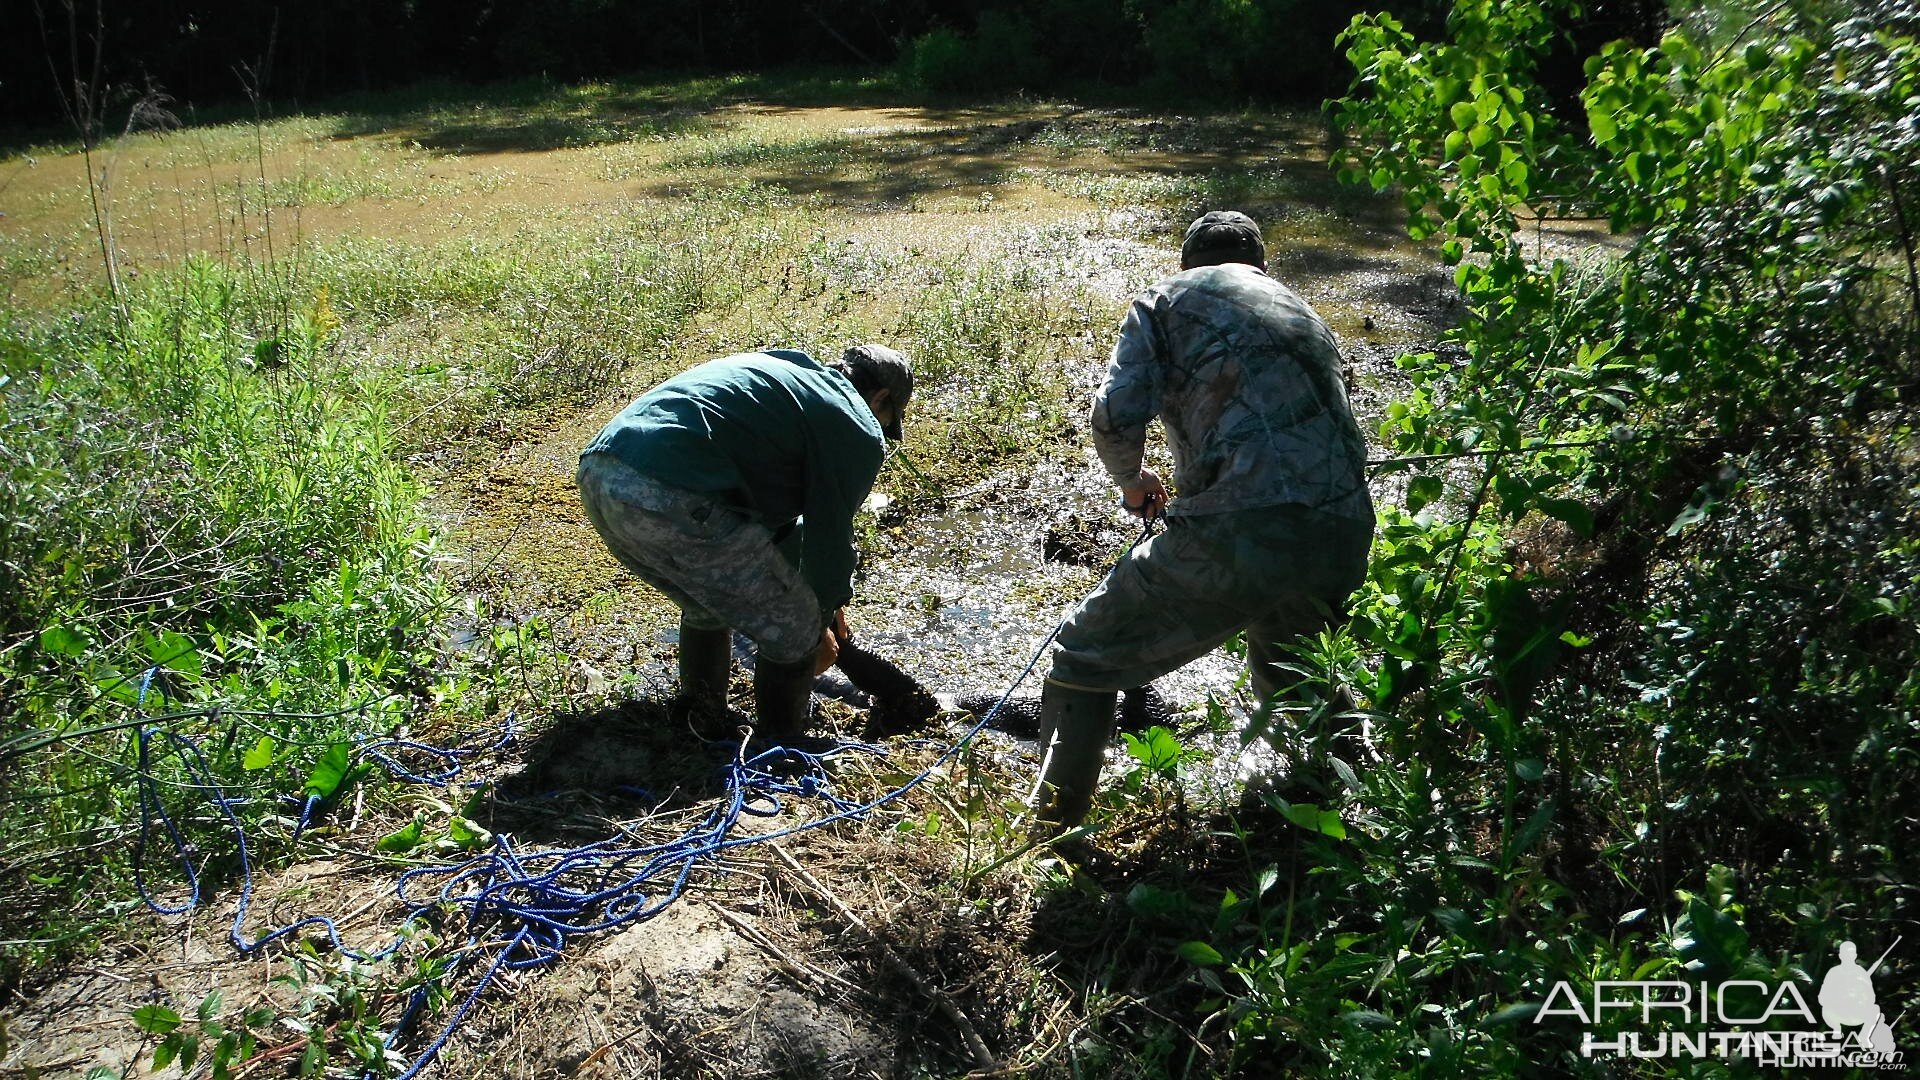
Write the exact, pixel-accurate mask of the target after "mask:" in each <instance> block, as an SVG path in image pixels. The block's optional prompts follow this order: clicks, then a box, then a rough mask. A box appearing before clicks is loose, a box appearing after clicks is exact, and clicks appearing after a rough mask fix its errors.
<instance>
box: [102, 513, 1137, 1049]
mask: <svg viewBox="0 0 1920 1080" xmlns="http://www.w3.org/2000/svg"><path fill="white" fill-rule="evenodd" d="M1152 533H1153V522H1152V521H1149V522H1147V524H1146V527H1145V529H1144V530H1143V531H1142V532H1141V533H1140V535H1138V536H1137V537H1135V538H1134V540H1133V542H1132V543H1130V544H1129V545H1127V549H1126V551H1125V552H1124V553H1122V554H1121V556H1120V560H1116V562H1115V566H1118V565H1119V562H1120V561H1122V560H1124V559H1126V558H1127V556H1129V555H1131V554H1132V553H1133V551H1134V549H1135V548H1136V547H1138V546H1139V545H1140V543H1141V541H1143V540H1145V539H1146V538H1147V537H1148V536H1150V535H1152ZM1109 573H1111V570H1109ZM1065 625H1066V620H1065V619H1064V618H1063V619H1061V620H1060V622H1058V623H1056V624H1055V625H1054V628H1053V629H1052V630H1051V631H1050V632H1049V633H1048V634H1047V636H1046V638H1045V639H1044V640H1042V641H1041V642H1040V645H1039V647H1038V648H1037V649H1035V650H1034V653H1033V656H1032V658H1031V659H1029V660H1028V661H1027V664H1026V667H1025V668H1023V669H1022V670H1021V672H1020V674H1019V676H1018V677H1017V678H1015V679H1014V681H1013V683H1012V684H1011V685H1009V686H1008V687H1007V689H1006V692H1005V693H1003V694H1001V695H1000V699H999V700H998V701H996V702H995V703H994V705H993V707H992V708H990V709H988V710H987V712H986V714H985V715H984V716H982V717H980V718H979V720H978V721H977V722H975V723H974V724H973V726H972V727H970V728H969V729H967V731H966V733H965V734H963V735H962V736H961V737H960V738H959V739H957V740H956V741H954V742H953V743H952V744H951V745H950V746H948V747H947V748H946V749H945V750H944V751H943V752H942V753H941V754H940V756H939V757H937V758H935V759H934V761H933V762H932V764H930V765H928V766H927V767H926V768H924V769H921V770H920V771H919V772H918V773H916V774H915V775H913V776H912V777H909V778H908V779H907V780H906V781H905V782H904V783H902V784H900V785H899V786H898V787H895V788H893V789H892V790H889V791H887V792H885V793H883V794H881V795H880V796H878V797H876V798H874V799H871V800H869V801H866V802H855V801H852V800H848V799H843V798H841V797H839V796H837V795H835V794H834V793H833V791H832V786H833V780H832V775H831V772H830V769H829V765H830V763H831V762H832V761H833V760H834V759H835V758H838V757H841V756H844V755H852V754H869V755H876V756H885V755H886V751H885V750H883V749H881V748H879V747H876V746H872V745H868V744H866V743H857V742H846V743H839V744H836V745H834V746H832V747H830V748H827V749H825V750H820V751H809V750H802V749H798V748H794V747H788V746H771V747H768V748H766V749H763V750H761V751H760V752H759V753H757V754H754V755H753V756H752V757H748V756H746V754H745V750H744V749H743V750H741V751H740V752H738V753H736V754H735V755H734V756H733V758H732V760H730V761H729V762H728V763H727V765H726V768H725V772H724V776H723V779H724V795H723V797H722V798H721V800H720V802H719V804H718V805H716V806H715V807H714V808H713V809H711V810H710V811H709V812H708V813H707V816H706V817H705V818H704V819H703V820H702V822H701V823H700V824H699V825H697V826H695V827H694V828H692V829H690V830H688V831H687V832H686V833H684V834H682V835H680V836H679V837H676V838H675V839H673V840H669V841H666V842H664V843H657V844H632V843H629V842H625V841H623V840H617V839H607V840H600V841H595V842H594V843H591V844H585V845H582V846H580V847H575V848H566V849H553V850H544V851H532V852H522V851H520V850H518V849H516V848H515V847H514V845H513V841H512V840H511V839H510V838H509V837H507V836H505V835H503V834H496V835H495V836H494V837H493V840H492V843H491V846H490V848H489V849H488V850H486V851H484V852H481V853H478V854H476V855H474V856H472V857H470V858H468V859H467V860H465V861H463V862H459V863H452V864H447V865H436V866H420V867H415V868H413V869H410V870H408V871H406V872H405V873H403V874H402V875H401V876H400V878H399V880H398V881H397V882H396V883H395V886H394V891H395V895H396V896H397V897H398V898H399V899H400V900H401V901H402V902H403V903H406V904H407V905H409V909H408V913H407V915H406V917H405V919H403V920H402V922H401V925H402V927H405V926H407V925H411V924H415V923H417V922H422V921H425V920H427V919H428V918H429V917H430V916H431V915H432V914H434V913H435V912H438V911H443V910H448V909H452V910H462V911H465V913H466V924H467V928H468V934H467V947H466V948H464V949H462V950H461V951H460V959H459V960H458V961H457V962H456V963H455V965H454V967H453V969H451V971H450V972H449V973H448V975H449V976H451V975H455V974H457V973H458V972H460V971H461V970H463V969H464V968H466V967H467V966H468V965H469V964H470V963H471V960H472V958H473V957H474V956H476V955H479V954H480V953H482V952H484V951H485V950H486V948H487V946H484V945H482V943H481V939H482V934H483V930H484V929H485V928H486V927H488V926H500V927H510V928H512V934H511V936H510V937H504V938H500V939H498V940H499V941H500V945H499V948H498V951H497V952H496V953H495V954H494V956H493V959H492V961H491V962H490V963H489V964H488V966H487V967H486V969H485V970H484V971H483V972H482V973H481V975H480V977H479V978H478V980H477V981H476V982H475V983H474V985H473V986H472V988H471V989H470V990H469V991H468V993H467V994H466V996H465V997H464V998H463V999H462V1000H461V1003H460V1004H459V1006H458V1007H456V1008H455V1009H454V1011H453V1012H452V1013H451V1014H450V1015H449V1016H448V1018H447V1020H446V1022H445V1023H444V1024H442V1025H441V1027H440V1030H439V1031H438V1033H436V1034H435V1036H434V1037H433V1039H432V1040H431V1041H430V1042H429V1043H428V1044H427V1045H426V1046H425V1047H423V1048H422V1049H421V1051H420V1053H419V1054H418V1055H417V1056H416V1057H415V1058H414V1060H413V1063H412V1064H411V1065H409V1066H408V1067H407V1069H406V1070H405V1071H404V1072H402V1073H401V1074H400V1075H399V1076H398V1077H397V1078H396V1080H413V1078H415V1077H417V1076H419V1075H420V1074H421V1073H422V1072H423V1071H425V1070H426V1069H427V1068H428V1067H429V1066H431V1065H432V1064H433V1062H434V1061H435V1060H436V1059H437V1058H438V1056H439V1054H440V1052H441V1050H443V1049H444V1048H445V1047H446V1044H447V1042H448V1041H449V1040H451V1039H452V1037H453V1035H454V1032H455V1031H457V1030H458V1029H459V1027H460V1025H461V1023H463V1022H464V1021H465V1020H466V1017H467V1015H468V1014H469V1013H470V1012H471V1011H472V1009H473V1007H474V1006H475V1004H476V1003H478V1001H479V1000H480V997H481V995H482V994H484V993H485V992H486V990H487V989H488V987H490V986H491V985H492V984H493V982H494V980H495V979H496V978H497V977H498V976H499V974H500V972H502V971H523V970H528V969H532V968H538V967H543V966H545V965H548V964H551V963H553V962H554V961H555V960H557V959H558V958H559V957H560V956H561V954H562V953H563V952H564V951H565V948H566V945H567V942H568V940H569V939H571V938H573V937H576V936H579V935H582V934H594V933H600V932H603V931H607V930H612V929H616V928H618V927H622V926H627V925H631V924H634V923H638V922H642V921H644V920H646V919H650V918H652V917H653V916H655V915H657V914H659V913H660V912H661V911H663V910H665V909H666V908H667V907H668V906H669V905H671V904H672V903H673V902H674V901H675V900H677V899H679V898H680V896H681V895H682V894H683V893H684V892H685V891H686V888H687V885H688V882H689V881H690V880H691V879H692V877H693V875H694V873H695V871H697V870H699V869H701V868H703V867H709V866H714V865H717V864H718V863H719V862H720V860H721V858H722V856H723V855H724V854H725V853H726V852H728V851H730V850H733V849H735V848H742V847H749V846H752V845H754V844H764V843H769V842H771V841H774V840H779V839H782V838H785V837H789V836H795V835H798V834H800V833H804V832H810V831H812V830H814V829H820V828H824V827H826V826H828V825H832V824H835V823H837V822H841V821H856V820H861V819H863V818H865V817H866V816H867V815H869V814H871V813H872V812H873V811H875V810H877V809H880V808H881V807H884V806H886V805H888V804H890V803H893V802H895V801H897V800H899V799H902V798H904V797H906V795H907V794H908V793H909V792H911V791H913V790H914V789H915V788H917V787H919V786H920V785H921V784H923V783H925V782H926V780H927V778H928V777H930V776H932V775H933V774H934V773H935V772H937V771H938V770H939V769H940V768H941V767H942V766H943V765H945V764H947V763H948V762H949V761H951V760H953V758H954V757H956V756H957V755H959V754H961V753H963V752H964V751H965V750H966V748H967V747H968V746H969V745H971V743H972V742H973V740H974V739H975V738H976V737H977V736H978V735H979V734H980V732H981V731H983V730H984V729H985V728H986V727H987V726H988V725H989V724H991V723H992V722H993V720H994V718H995V717H996V716H998V715H999V713H1000V710H1001V709H1002V708H1004V707H1005V706H1006V704H1007V702H1008V701H1009V700H1011V699H1012V697H1013V694H1014V692H1015V691H1016V690H1018V689H1019V687H1020V685H1021V684H1022V683H1024V682H1025V681H1026V679H1027V677H1028V676H1029V675H1031V674H1033V670H1034V668H1035V667H1036V666H1037V665H1038V664H1039V662H1040V658H1041V657H1042V656H1044V655H1046V651H1047V648H1048V647H1049V646H1050V645H1052V644H1053V641H1054V639H1055V638H1056V637H1058V636H1059V634H1060V631H1061V629H1062V628H1063V627H1064V626H1065ZM152 677H153V672H151V671H150V672H149V673H148V677H147V679H144V680H142V690H143V692H144V690H145V686H146V683H148V682H150V681H151V679H152ZM505 726H506V730H505V732H504V733H503V734H502V735H501V737H500V738H499V739H498V740H496V741H495V742H493V743H492V744H490V745H488V746H479V747H464V748H444V747H436V746H430V745H428V744H425V743H420V742H416V741H413V740H408V739H382V740H377V741H371V742H362V743H361V744H360V746H359V748H358V756H359V757H361V758H364V759H368V760H371V761H374V762H375V763H377V764H379V765H380V766H381V767H382V768H383V769H385V770H386V771H387V773H388V774H389V775H390V776H392V777H393V778H394V779H397V780H401V781H404V782H410V783H421V784H434V785H445V784H449V783H452V782H453V781H455V780H457V779H458V778H459V776H460V774H461V772H462V770H463V768H464V767H465V765H466V763H467V761H468V759H470V758H472V757H474V756H476V755H479V754H484V753H488V752H491V751H493V750H497V749H499V748H500V747H502V746H504V745H505V744H506V743H507V741H508V740H510V739H511V738H512V737H513V730H512V729H513V725H512V717H511V715H509V717H508V718H507V722H506V725H505ZM156 735H159V736H162V737H163V738H164V745H165V746H166V747H169V748H171V749H172V750H173V752H174V753H175V754H176V756H177V757H178V759H179V761H180V765H181V768H182V769H183V770H184V771H185V772H186V774H187V777H188V779H189V780H190V781H191V783H190V784H189V785H187V787H188V788H189V789H191V790H197V791H201V792H204V793H205V794H206V798H207V801H208V802H210V803H212V804H213V805H214V806H215V807H216V808H217V809H218V810H219V811H220V814H221V816H222V817H224V818H225V820H226V823H227V826H228V828H229V829H230V830H231V831H232V833H233V836H234V841H235V846H236V848H237V850H238V852H239V858H240V871H241V886H240V897H239V902H238V904H237V905H236V907H235V911H234V917H233V923H232V926H231V928H230V929H229V933H228V936H229V938H230V939H231V940H232V942H233V945H234V947H235V948H236V949H238V950H239V951H240V953H241V954H242V955H251V954H252V953H255V952H258V951H259V950H261V949H263V948H265V947H266V946H268V945H270V944H272V943H273V942H275V941H279V940H281V939H283V938H286V937H288V936H290V935H292V934H295V933H298V932H299V931H301V930H303V929H306V928H308V927H320V928H321V929H322V930H324V931H325V933H326V936H327V940H328V942H329V943H330V944H331V945H332V946H333V948H334V949H335V950H336V951H338V952H339V953H341V954H343V955H346V956H349V957H352V958H353V959H356V960H361V961H374V960H380V959H383V958H385V957H388V956H391V955H393V954H394V953H395V952H396V951H398V949H399V948H400V947H401V944H402V943H403V941H404V938H403V937H398V936H397V937H396V938H395V940H394V941H393V942H391V943H390V944H388V945H386V946H385V947H383V948H381V949H379V950H376V951H373V952H364V951H358V950H355V949H352V948H350V947H348V946H347V945H346V944H345V943H344V942H343V941H342V940H341V937H340V932H339V927H338V926H336V925H335V923H334V922H333V920H332V919H329V918H327V917H325V916H318V915H316V916H310V917H308V918H305V919H301V920H300V921H298V922H295V923H293V924H292V925H290V926H285V927H282V928H280V929H278V930H274V931H271V932H269V933H267V934H265V935H263V936H261V937H258V938H254V939H251V940H249V939H248V938H247V937H246V935H245V929H244V928H245V923H246V918H247V911H248V907H249V905H250V904H251V902H252V899H253V884H254V883H253V865H252V859H251V855H250V852H249V849H248V846H247V837H246V830H245V828H244V826H243V825H242V824H241V821H240V818H239V816H238V815H237V814H236V813H234V810H233V808H234V807H235V806H238V805H241V804H242V803H243V802H245V801H246V800H238V799H231V798H228V797H227V796H226V795H225V794H224V792H222V790H221V789H220V787H219V785H218V783H217V782H216V780H215V778H214V776H213V774H212V771H211V769H210V768H209V767H208V765H207V762H206V758H205V757H204V755H203V754H202V753H201V751H200V748H199V745H198V744H197V743H195V742H194V741H193V740H192V739H190V738H188V737H186V736H184V735H180V734H178V733H175V732H173V731H170V730H167V729H164V728H158V727H143V728H141V729H140V730H139V735H138V774H137V781H138V791H139V800H140V808H141V827H140V832H139V834H138V837H137V839H136V841H135V846H134V860H133V862H134V880H135V884H136V887H137V888H138V889H139V891H140V895H141V897H142V899H144V900H145V901H146V903H147V906H148V907H150V908H152V909H153V910H154V911H155V912H157V913H159V914H163V915H179V914H184V913H186V912H189V911H192V910H194V909H195V908H196V907H197V906H198V905H199V903H200V900H201V889H200V880H199V876H198V873H197V872H196V870H195V869H194V867H193V861H192V849H191V846H190V845H189V844H188V843H187V841H186V840H185V838H184V837H183V836H182V834H181V832H180V829H179V828H178V826H177V825H176V824H175V822H174V819H173V817H172V816H171V815H170V814H169V813H168V812H167V809H166V807H165V805H164V804H163V803H162V801H161V799H160V796H159V788H160V782H159V781H158V780H157V779H156V778H155V777H154V776H153V771H152V766H153V757H152V745H153V741H154V736H156ZM389 751H399V752H405V753H409V754H420V755H424V756H426V757H428V758H430V759H433V760H435V761H437V762H438V763H439V766H440V767H439V768H437V769H433V770H431V771H424V772H422V771H415V770H413V769H409V768H407V767H405V766H403V765H401V764H400V763H399V762H398V761H396V760H395V759H394V757H393V756H392V755H391V754H390V753H389ZM787 798H801V799H809V800H818V801H821V802H824V803H825V804H826V805H827V806H828V807H830V808H831V812H830V813H828V814H825V815H824V816H822V817H819V818H816V819H814V820H812V821H806V822H801V823H800V824H797V825H791V826H788V827H786V828H784V829H779V830H775V831H773V832H767V833H756V834H754V835H751V836H734V835H732V834H733V832H734V830H735V828H736V826H737V825H738V824H739V821H740V819H741V817H742V816H751V817H774V816H777V815H779V814H780V813H781V812H782V810H783V809H784V807H785V799H787ZM317 804H318V800H315V799H309V800H307V802H306V805H305V806H304V807H303V808H302V812H301V815H300V820H299V823H298V826H297V827H296V830H295V836H296V837H297V836H298V835H299V833H300V831H302V830H304V829H305V828H306V827H307V825H308V824H309V822H310V819H311V816H312V814H313V812H314V810H315V809H316V807H317ZM156 819H157V820H158V822H159V823H160V824H161V825H162V826H163V827H164V828H165V830H166V833H167V836H168V838H169V840H171V842H172V843H173V845H174V849H175V856H176V858H177V860H178V862H179V865H180V868H181V870H182V873H183V874H184V876H185V877H186V879H187V885H188V896H187V899H186V900H185V902H184V903H181V904H177V905H167V904H164V903H162V902H161V901H159V900H158V899H157V898H155V897H154V896H153V895H152V894H151V892H150V891H149V889H148V886H147V883H146V879H145V872H144V862H145V852H146V847H147V844H148V841H149V837H150V835H151V833H152V831H153V826H154V822H155V820H156ZM436 886H437V887H436ZM416 894H417V895H416ZM430 982H432V980H424V981H423V982H422V984H421V985H420V986H419V987H417V988H415V990H414V992H413V993H412V994H411V995H410V996H409V999H408V1002H407V1005H406V1007H405V1008H404V1009H403V1010H402V1012H401V1016H400V1018H399V1020H398V1021H396V1023H395V1025H394V1028H393V1030H392V1031H391V1032H390V1033H389V1034H388V1035H387V1037H386V1039H385V1041H384V1046H385V1047H386V1048H388V1049H391V1048H392V1047H393V1046H394V1045H395V1044H396V1043H397V1042H398V1041H399V1040H400V1039H402V1038H404V1037H406V1036H407V1035H408V1034H409V1033H410V1032H411V1030H412V1028H413V1025H414V1023H415V1022H416V1021H417V1020H418V1019H419V1017H420V1016H421V1015H422V1014H423V1013H424V1012H425V1010H426V1006H427V1003H428V999H429V983H430ZM365 1075H367V1076H372V1075H373V1074H372V1073H371V1072H369V1073H367V1074H365Z"/></svg>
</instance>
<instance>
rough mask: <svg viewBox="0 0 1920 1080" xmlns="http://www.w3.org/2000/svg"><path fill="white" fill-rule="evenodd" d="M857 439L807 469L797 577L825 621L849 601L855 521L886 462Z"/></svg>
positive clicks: (882, 454) (863, 439) (875, 448)
mask: <svg viewBox="0 0 1920 1080" xmlns="http://www.w3.org/2000/svg"><path fill="white" fill-rule="evenodd" d="M856 434H857V435H858V436H859V438H858V441H856V442H851V443H849V444H847V445H846V446H841V447H835V448H833V449H837V450H838V451H839V452H838V453H834V452H831V451H829V452H824V453H820V454H817V455H815V457H814V459H813V460H811V461H809V462H808V463H807V473H808V476H807V495H806V499H805V500H804V503H803V505H804V510H803V513H804V514H805V515H806V531H805V533H804V534H803V536H802V538H801V548H800V574H801V576H802V577H803V578H805V579H806V582H807V584H808V585H810V586H812V587H813V591H814V593H815V595H816V596H817V597H818V599H819V601H820V610H821V612H822V614H823V615H831V614H832V613H833V612H834V611H835V610H836V609H837V608H840V607H843V606H845V604H846V602H847V601H848V600H850V599H852V598H853V569H854V551H853V515H854V513H855V512H856V511H858V510H859V509H860V504H861V503H862V502H865V501H866V498H867V493H868V492H870V491H872V490H873V481H874V478H875V477H877V476H879V475H880V463H881V462H882V461H883V460H885V457H886V452H885V451H884V450H882V449H881V448H880V446H879V445H878V444H875V443H872V442H870V441H868V440H869V439H870V438H871V437H870V436H866V435H865V433H864V432H858V429H856ZM850 447H851V448H852V449H851V452H849V448H850Z"/></svg>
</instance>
